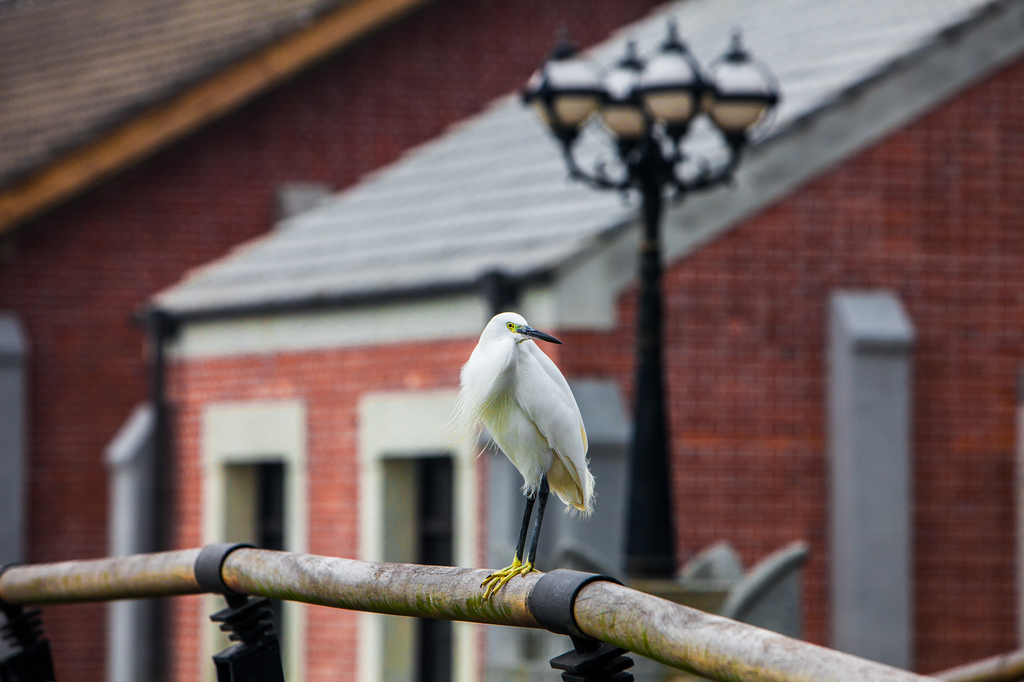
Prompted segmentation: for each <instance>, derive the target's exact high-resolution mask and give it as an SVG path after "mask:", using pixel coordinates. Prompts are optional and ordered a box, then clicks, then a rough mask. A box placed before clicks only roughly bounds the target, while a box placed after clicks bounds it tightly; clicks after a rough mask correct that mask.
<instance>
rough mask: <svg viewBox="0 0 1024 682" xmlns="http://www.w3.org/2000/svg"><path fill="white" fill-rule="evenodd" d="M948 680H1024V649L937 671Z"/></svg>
mask: <svg viewBox="0 0 1024 682" xmlns="http://www.w3.org/2000/svg"><path fill="white" fill-rule="evenodd" d="M935 677H937V678H939V679H941V680H947V682H1015V681H1016V680H1024V649H1017V650H1016V651H1010V652H1008V653H1005V654H999V655H997V656H991V657H989V658H983V659H981V660H980V661H975V662H973V663H967V664H966V665H960V666H957V667H955V668H950V669H949V670H943V671H942V672H940V673H935Z"/></svg>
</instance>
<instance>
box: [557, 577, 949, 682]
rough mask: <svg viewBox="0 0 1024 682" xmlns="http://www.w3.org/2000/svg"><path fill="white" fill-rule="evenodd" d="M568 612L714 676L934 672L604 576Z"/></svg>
mask: <svg viewBox="0 0 1024 682" xmlns="http://www.w3.org/2000/svg"><path fill="white" fill-rule="evenodd" d="M575 614H576V622H577V623H578V624H579V627H580V630H582V631H583V632H584V633H585V634H587V635H589V636H591V637H593V638H594V639H599V640H601V641H603V642H608V643H609V644H614V645H616V646H620V647H622V648H623V649H628V650H629V651H632V652H635V653H638V654H640V655H642V656H646V657H648V658H652V659H654V660H657V661H660V662H662V663H664V664H666V665H669V666H672V667H673V668H679V669H681V670H687V671H689V672H692V673H695V674H697V675H701V676H703V677H708V678H711V679H716V680H743V681H744V682H805V681H806V682H824V681H827V680H835V681H839V680H850V681H851V682H852V681H854V680H860V681H865V680H871V681H872V682H915V681H916V682H924V681H925V680H934V678H930V677H923V676H921V675H915V674H914V673H910V672H907V671H906V670H900V669H899V668H893V667H890V666H887V665H883V664H881V663H875V662H874V661H868V660H865V659H863V658H858V657H856V656H852V655H850V654H844V653H841V652H839V651H835V650H833V649H826V648H825V647H821V646H817V645H815V644H809V643H808V642H803V641H800V640H797V639H792V638H790V637H786V636H784V635H780V634H777V633H775V632H771V631H769V630H762V629H761V628H757V627H754V626H752V625H746V624H745V623H739V622H737V621H734V620H729V619H728V618H722V617H721V616H714V615H711V614H708V613H704V612H703V611H698V610H696V609H691V608H688V607H686V606H680V605H678V604H675V603H673V602H670V601H667V600H665V599H660V598H658V597H654V596H652V595H649V594H644V593H642V592H637V591H636V590H631V589H629V588H628V587H624V586H622V585H616V584H615V583H610V582H593V583H590V584H588V585H586V586H585V587H584V588H583V589H582V590H580V593H579V596H578V597H577V598H576V608H575Z"/></svg>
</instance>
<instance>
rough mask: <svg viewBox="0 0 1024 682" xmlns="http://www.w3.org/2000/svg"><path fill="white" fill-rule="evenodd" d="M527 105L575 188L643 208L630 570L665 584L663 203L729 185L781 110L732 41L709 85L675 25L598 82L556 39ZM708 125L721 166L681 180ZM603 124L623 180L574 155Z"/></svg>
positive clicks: (670, 548) (669, 562)
mask: <svg viewBox="0 0 1024 682" xmlns="http://www.w3.org/2000/svg"><path fill="white" fill-rule="evenodd" d="M523 100H524V102H526V103H529V104H532V105H533V106H534V107H535V108H536V109H537V111H538V112H539V113H540V116H541V118H542V119H543V120H544V122H545V123H546V124H547V125H548V127H549V128H550V130H551V133H552V134H553V135H554V136H555V138H557V139H558V141H559V142H560V143H561V145H562V152H563V155H564V158H565V162H566V165H567V166H568V169H569V174H570V176H571V177H573V178H575V179H578V180H582V181H584V182H586V183H588V184H589V185H591V186H593V187H595V188H597V189H608V190H618V191H626V190H630V189H636V190H638V191H639V193H640V196H641V199H642V215H643V226H644V234H643V239H642V241H641V245H640V291H639V297H638V301H637V305H638V316H637V369H636V404H635V412H634V427H633V430H634V434H633V444H632V461H631V466H632V471H631V474H632V475H631V481H630V494H629V504H628V509H629V518H628V526H627V546H626V561H627V566H626V569H627V571H628V572H629V574H630V575H632V576H634V577H651V578H660V577H669V576H671V575H672V574H673V573H674V572H675V569H676V565H675V550H674V545H675V543H674V530H673V524H672V508H671V499H670V479H669V467H668V435H667V425H666V420H665V402H664V386H663V375H662V360H661V348H662V332H661V329H662V305H661V299H662V295H661V247H660V235H659V230H660V222H661V213H662V207H663V203H664V198H665V195H666V193H671V194H673V195H674V196H675V197H676V198H681V197H683V196H685V194H686V193H688V192H690V191H693V190H700V189H707V188H710V187H713V186H716V185H719V184H721V183H723V182H725V181H727V180H728V179H729V178H731V177H732V175H733V172H734V171H735V169H736V167H737V165H738V164H739V160H740V157H741V156H742V153H743V150H744V149H745V148H746V147H747V146H748V144H749V141H750V136H751V134H752V133H753V132H754V131H756V130H757V129H759V128H761V127H763V126H764V125H765V122H766V121H767V119H768V118H769V117H770V114H771V112H772V111H773V110H774V108H775V106H776V104H778V101H779V89H778V85H777V83H776V81H775V78H774V77H773V76H772V74H771V72H770V71H769V70H768V69H767V68H766V67H765V66H764V65H763V64H762V63H760V62H758V61H756V60H755V59H754V58H753V57H751V55H750V54H749V53H748V52H747V51H746V49H744V47H743V44H742V41H741V39H740V35H739V33H738V32H736V33H734V34H733V39H732V45H731V46H730V48H729V50H728V51H727V52H726V53H725V54H724V55H722V56H721V57H719V58H718V59H716V60H715V61H714V62H712V63H711V65H710V67H709V68H708V70H707V72H706V73H705V72H704V71H703V70H702V69H701V67H700V64H699V63H698V62H697V60H696V59H695V58H694V56H693V55H692V54H691V53H690V51H689V50H688V49H687V48H686V45H685V44H684V43H683V42H682V40H680V38H679V33H678V30H677V28H676V25H675V23H669V26H668V36H667V38H666V40H665V42H664V43H663V44H662V46H661V49H660V50H659V51H658V53H657V54H655V55H653V56H652V57H651V58H650V59H648V60H646V61H645V60H643V59H641V57H640V56H639V55H638V54H637V51H636V45H635V44H634V43H629V44H628V45H627V47H626V54H625V55H624V56H623V57H622V59H621V60H620V61H619V62H618V63H617V64H616V65H615V66H613V67H612V68H611V69H609V70H608V71H607V73H605V74H604V77H603V79H599V78H598V76H597V71H596V70H595V69H594V68H593V67H592V66H591V65H590V64H589V63H587V62H586V61H584V60H583V59H581V58H580V57H579V56H578V54H577V51H576V50H575V49H574V48H573V47H572V46H571V45H569V43H568V41H567V40H566V39H565V38H564V37H563V38H562V39H561V40H560V41H559V43H558V45H557V46H556V48H555V50H554V51H553V52H552V54H551V57H550V58H549V59H548V61H547V62H546V63H545V64H544V66H543V67H542V68H541V69H540V70H539V71H537V72H536V73H535V74H534V75H533V77H532V78H530V81H529V82H528V83H527V85H526V88H525V89H524V91H523ZM700 115H706V116H707V117H708V118H709V119H710V120H711V122H712V123H713V124H714V126H715V128H716V129H717V130H718V131H719V133H720V134H721V137H722V141H723V144H724V147H725V149H726V151H727V153H728V157H727V160H726V161H725V162H724V163H720V164H719V165H718V166H717V167H713V166H712V165H711V164H710V163H709V162H707V161H706V160H700V161H699V162H698V163H697V164H696V165H697V168H698V169H699V170H697V171H696V172H690V173H689V174H687V173H684V170H683V166H684V163H683V162H684V161H686V160H687V159H686V154H685V153H684V152H683V142H684V140H685V138H686V136H687V134H688V133H689V131H690V128H691V124H692V123H693V121H694V119H695V118H697V117H698V116H700ZM595 120H597V121H599V122H600V127H601V128H603V129H604V131H605V133H606V134H607V136H608V138H610V140H611V141H612V142H614V146H615V149H616V153H617V157H618V161H619V166H620V168H619V170H618V172H617V173H616V174H615V175H614V176H612V175H609V174H608V173H607V172H606V168H605V166H604V164H598V165H597V166H596V167H595V169H594V170H593V171H591V172H587V171H584V170H583V169H582V168H580V166H579V164H577V162H576V158H575V156H574V154H573V150H574V148H575V143H576V141H577V140H578V138H579V134H580V132H581V131H582V130H583V128H584V127H585V126H588V125H593V121H595Z"/></svg>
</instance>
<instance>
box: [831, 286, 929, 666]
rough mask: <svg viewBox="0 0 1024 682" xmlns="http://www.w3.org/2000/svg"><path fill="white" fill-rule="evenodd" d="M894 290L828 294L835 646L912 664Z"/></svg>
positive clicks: (907, 328)
mask: <svg viewBox="0 0 1024 682" xmlns="http://www.w3.org/2000/svg"><path fill="white" fill-rule="evenodd" d="M913 341H914V327H913V325H912V323H911V322H910V319H909V318H908V316H907V314H906V312H905V311H904V310H903V306H902V305H901V304H900V302H899V300H898V299H897V298H896V296H895V295H893V294H892V293H890V292H886V291H878V292H839V293H836V294H834V295H833V296H832V300H831V328H830V338H829V360H830V365H829V381H828V394H829V395H828V399H829V400H828V408H829V417H828V426H829V429H828V438H829V440H828V447H829V465H830V472H829V475H830V498H829V502H830V511H831V519H830V521H831V524H830V549H831V554H830V562H831V592H832V605H831V621H832V623H831V624H832V646H833V647H835V648H837V649H839V650H841V651H846V652H848V653H852V654H856V655H858V656H863V657H865V658H869V659H873V660H876V661H880V662H883V663H888V664H890V665H894V666H897V667H901V668H907V669H909V668H910V667H911V666H912V665H913V658H912V652H913V602H912V596H913V573H912V558H913V557H912V550H913V544H912V532H911V508H912V491H911V481H912V478H911V416H912V410H911V397H912V395H911V350H912V348H911V347H912V345H913Z"/></svg>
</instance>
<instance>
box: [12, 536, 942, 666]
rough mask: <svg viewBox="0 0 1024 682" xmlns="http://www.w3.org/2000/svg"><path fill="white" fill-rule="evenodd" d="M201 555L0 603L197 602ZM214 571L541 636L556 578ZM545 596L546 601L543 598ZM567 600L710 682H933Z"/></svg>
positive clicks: (16, 581) (115, 562) (636, 648)
mask: <svg viewBox="0 0 1024 682" xmlns="http://www.w3.org/2000/svg"><path fill="white" fill-rule="evenodd" d="M200 552H201V550H199V549H189V550H180V551H174V552H163V553H158V554H143V555H136V556H130V557H120V558H115V559H98V560H93V561H68V562H62V563H55V564H39V565H27V566H13V567H9V568H8V569H7V570H5V571H4V572H3V573H2V574H0V602H2V603H5V604H8V605H30V604H31V605H46V604H60V603H71V602H82V601H106V600H114V599H137V598H147V597H167V596H173V595H183V594H196V593H200V592H204V591H208V590H205V589H204V588H203V587H201V586H200V580H199V579H198V578H197V577H196V573H195V565H196V560H197V558H198V557H199V555H200ZM220 568H221V572H220V578H221V579H222V581H223V584H224V585H225V586H227V587H228V588H230V589H231V590H233V591H235V592H238V593H240V594H248V595H258V596H263V597H269V598H272V599H285V600H291V601H298V602H305V603H308V604H319V605H322V606H332V607H336V608H343V609H352V610H359V611H370V612H374V613H385V614H394V615H403V616H417V617H421V618H439V619H446V620H460V621H469V622H476V623H490V624H494V625H512V626H518V627H533V628H537V627H541V620H540V619H539V617H538V614H539V613H540V609H539V607H540V606H542V605H540V604H538V603H537V601H538V599H537V598H536V595H534V591H535V588H536V587H537V584H538V583H539V582H540V581H542V580H546V579H547V577H549V576H550V577H553V576H555V575H556V573H558V572H552V573H549V574H541V573H531V574H529V575H527V576H524V577H523V578H521V579H516V580H514V581H512V582H511V583H509V584H508V585H506V586H505V587H504V588H503V589H502V590H501V591H499V592H498V593H497V594H495V595H494V596H492V597H491V598H490V599H488V600H484V599H483V591H482V590H481V589H480V583H481V582H482V581H483V579H484V578H485V577H486V576H487V575H488V574H489V571H486V570H482V569H469V568H452V567H439V566H418V565H408V564H389V563H376V562H367V561H355V560H351V559H340V558H335V557H325V556H314V555H306V554H291V553H288V552H276V551H270V550H261V549H252V548H239V549H234V550H233V551H231V552H230V553H229V554H227V556H226V558H224V559H223V562H222V563H221V564H220ZM580 575H582V574H580ZM584 582H585V581H584ZM550 584H551V583H549V585H550ZM539 592H540V591H539ZM544 592H545V594H546V595H548V596H550V594H551V591H550V589H546V590H544ZM531 597H533V600H532V601H531ZM547 598H548V597H547V596H546V597H545V599H547ZM565 598H566V604H567V607H568V609H569V612H568V615H567V618H568V619H569V620H570V621H571V623H570V628H571V627H572V625H575V626H577V627H578V630H579V631H581V632H582V634H584V635H587V636H589V637H592V638H594V639H597V640H601V641H603V642H607V643H609V644H613V645H615V646H619V647H622V648H624V649H628V650H630V651H633V652H636V653H638V654H641V655H643V656H646V657H648V658H651V659H654V660H656V661H660V662H662V663H664V664H666V665H669V666H672V667H675V668H679V669H682V670H687V671H690V672H693V673H696V674H698V675H702V676H704V677H709V678H712V679H720V680H742V681H745V682H784V681H785V682H795V681H800V680H807V681H808V682H809V681H811V680H814V681H816V682H818V681H824V680H836V681H839V680H849V681H851V682H852V681H857V682H870V681H878V682H883V681H884V682H915V681H918V682H923V681H924V680H929V679H932V680H933V679H935V678H928V677H923V676H920V675H916V674H914V673H910V672H907V671H904V670H899V669H897V668H892V667H890V666H886V665H882V664H880V663H875V662H873V661H868V660H865V659H861V658H858V657H856V656H852V655H849V654H844V653H840V652H838V651H834V650H831V649H827V648H825V647H821V646H817V645H814V644H809V643H807V642H803V641H800V640H796V639H792V638H789V637H785V636H783V635H780V634H777V633H774V632H769V631H767V630H762V629H760V628H756V627H753V626H751V625H746V624H744V623H739V622H736V621H732V620H729V619H727V618H722V617H719V616H714V615H711V614H707V613H704V612H702V611H698V610H696V609H691V608H688V607H685V606H680V605H678V604H675V603H673V602H669V601H666V600H664V599H660V598H657V597H654V596H651V595H648V594H645V593H642V592H638V591H636V590H632V589H630V588H628V587H624V586H622V585H617V584H615V583H612V582H609V581H607V580H596V581H593V582H585V584H583V585H582V587H579V586H578V585H577V586H576V587H575V588H574V589H573V592H572V595H565ZM545 610H546V611H550V609H545ZM548 627H549V628H550V629H553V630H554V629H555V628H553V627H551V626H550V625H548Z"/></svg>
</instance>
